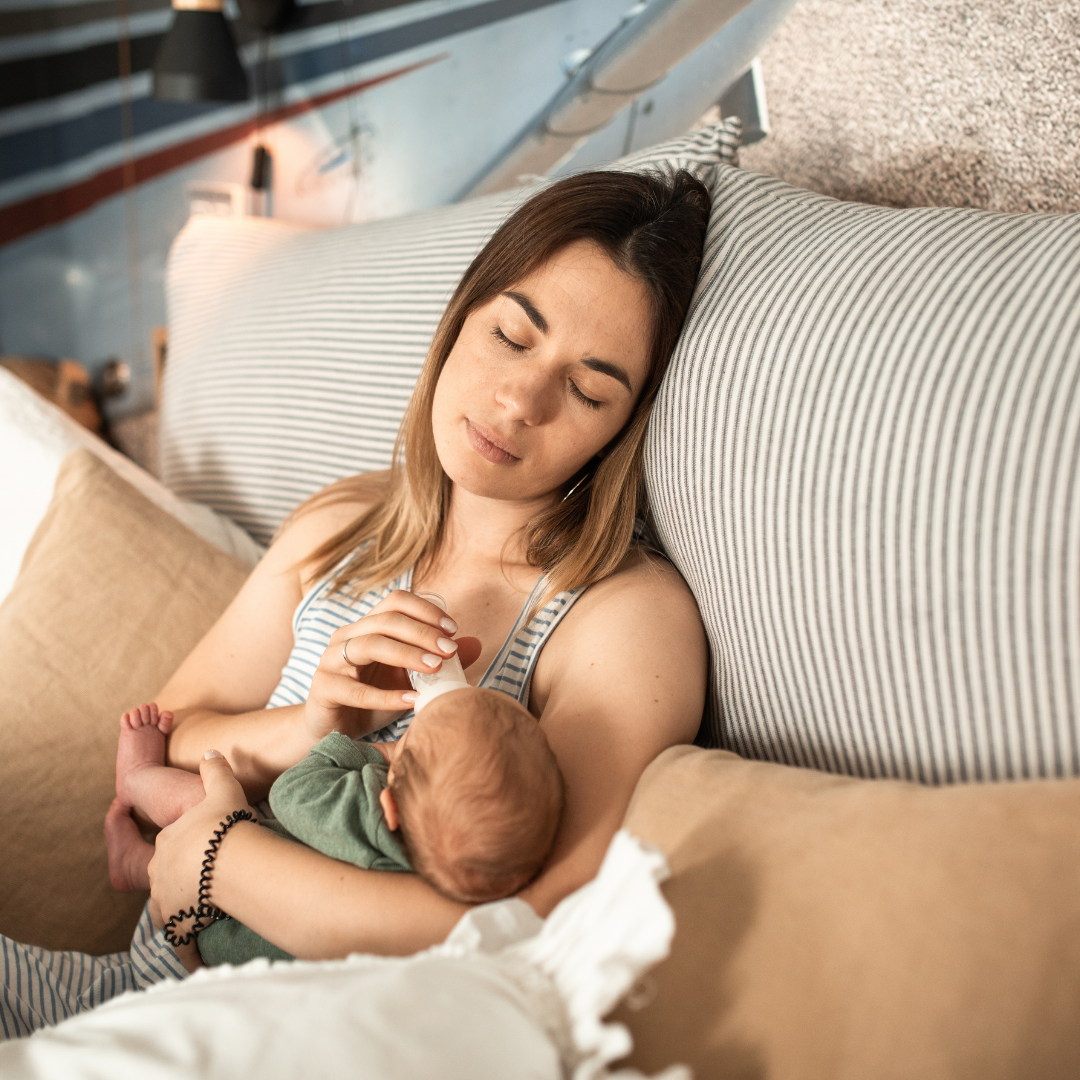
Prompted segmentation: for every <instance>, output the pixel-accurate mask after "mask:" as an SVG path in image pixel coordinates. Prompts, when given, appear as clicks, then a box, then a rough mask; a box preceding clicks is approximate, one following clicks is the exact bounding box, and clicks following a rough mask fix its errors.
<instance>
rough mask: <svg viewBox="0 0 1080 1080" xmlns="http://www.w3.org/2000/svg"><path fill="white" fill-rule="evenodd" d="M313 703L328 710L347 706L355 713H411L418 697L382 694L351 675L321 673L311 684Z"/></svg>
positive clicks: (395, 692) (404, 692)
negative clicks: (359, 711) (355, 710)
mask: <svg viewBox="0 0 1080 1080" xmlns="http://www.w3.org/2000/svg"><path fill="white" fill-rule="evenodd" d="M308 700H309V701H313V703H314V704H315V705H318V706H321V707H324V708H327V707H329V708H333V707H334V706H340V705H345V706H348V707H349V708H353V709H384V710H386V711H387V712H400V711H401V710H402V709H411V708H412V704H413V702H414V701H415V700H416V694H415V692H414V691H412V690H411V689H409V690H382V689H380V688H379V687H377V686H370V685H368V684H367V683H361V682H357V681H356V680H355V679H351V678H349V676H347V675H335V674H333V673H332V672H327V671H324V672H321V673H320V674H319V675H317V676H316V678H315V679H314V680H313V681H312V683H311V694H310V695H309V696H308Z"/></svg>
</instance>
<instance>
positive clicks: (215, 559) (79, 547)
mask: <svg viewBox="0 0 1080 1080" xmlns="http://www.w3.org/2000/svg"><path fill="white" fill-rule="evenodd" d="M246 576H247V570H246V569H245V567H243V566H242V565H241V564H240V563H239V562H238V561H237V560H236V559H234V558H232V557H231V556H229V555H226V554H224V553H223V552H221V551H219V550H218V549H217V548H215V547H213V546H212V545H210V544H208V543H207V542H206V541H205V540H201V539H199V537H197V536H196V535H195V534H194V533H193V532H191V531H190V530H189V529H187V528H186V527H185V526H183V525H181V524H180V523H179V522H178V521H176V520H175V519H174V518H172V517H170V516H169V515H168V514H166V513H165V512H164V511H163V510H160V509H159V508H158V507H156V506H154V505H153V503H151V502H149V501H148V500H147V499H146V498H145V496H143V495H141V494H139V492H137V491H136V490H135V489H134V488H133V487H132V486H131V485H130V484H128V483H127V482H126V481H124V480H122V479H120V477H119V476H117V475H116V474H115V473H114V472H113V471H112V470H111V469H109V467H108V466H107V465H104V464H103V463H102V462H101V461H99V460H98V459H97V458H96V457H95V456H94V455H93V454H91V453H90V452H89V451H87V450H76V451H75V452H74V453H72V454H71V455H69V456H68V457H67V458H66V459H65V460H64V463H63V465H62V467H61V469H60V474H59V476H58V478H57V481H56V489H55V492H54V495H53V500H52V503H51V505H50V507H49V510H48V512H47V513H46V515H45V517H44V518H43V519H42V521H41V524H40V525H39V526H38V529H37V532H36V533H35V534H34V538H33V540H32V541H31V543H30V546H29V548H28V549H27V552H26V556H25V558H24V560H23V565H22V570H21V571H20V574H19V577H18V579H17V580H16V582H15V585H14V587H13V589H12V591H11V592H10V594H9V595H8V597H7V599H6V600H5V601H4V603H3V605H2V606H0V747H2V748H3V756H2V759H0V822H3V828H2V829H0V932H2V933H4V934H7V935H8V936H9V937H13V938H15V939H16V940H18V941H24V942H28V943H30V944H34V945H44V946H47V947H48V948H53V949H79V950H82V951H84V952H91V953H105V952H112V951H115V950H119V949H124V948H126V947H127V945H128V942H129V940H130V937H131V930H132V928H133V927H134V925H135V922H136V921H137V919H138V915H139V911H140V910H141V908H142V905H143V903H144V901H145V895H144V894H121V893H117V892H114V891H113V890H112V888H111V887H110V885H109V878H108V870H107V863H106V855H105V841H104V837H103V834H102V822H103V820H104V817H105V811H106V810H107V809H108V806H109V803H110V801H111V800H112V797H113V794H114V791H113V786H114V781H115V774H114V765H115V759H116V742H117V735H118V732H119V720H120V714H121V713H122V712H123V711H124V710H125V709H128V708H130V707H131V706H132V705H136V704H138V703H139V702H141V701H148V700H152V699H153V696H154V695H155V694H156V693H157V692H158V691H159V690H160V689H161V687H162V685H163V684H164V683H165V681H166V680H167V679H168V677H169V676H170V675H171V674H172V672H173V671H174V670H175V669H176V667H177V666H178V665H179V663H180V661H181V660H183V658H184V656H185V655H186V654H187V653H188V652H189V651H190V649H191V648H192V646H193V645H194V644H195V643H196V642H197V641H198V640H199V638H200V637H202V635H203V634H204V633H205V632H206V630H207V629H208V628H209V627H210V625H211V624H212V623H213V622H214V620H215V619H216V618H217V616H218V615H219V614H220V613H221V611H222V610H223V609H224V607H225V606H226V604H227V603H228V602H229V600H230V599H231V598H232V597H233V595H234V594H235V593H236V591H237V590H238V589H239V587H240V585H241V584H242V582H243V581H244V578H245V577H246Z"/></svg>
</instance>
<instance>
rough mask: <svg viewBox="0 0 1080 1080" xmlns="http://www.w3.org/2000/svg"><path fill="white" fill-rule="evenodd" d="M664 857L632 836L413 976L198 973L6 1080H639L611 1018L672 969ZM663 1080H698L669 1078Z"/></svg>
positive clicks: (413, 968) (75, 1023) (436, 952)
mask: <svg viewBox="0 0 1080 1080" xmlns="http://www.w3.org/2000/svg"><path fill="white" fill-rule="evenodd" d="M666 876H667V867H666V864H665V861H664V858H663V856H662V855H661V854H660V853H659V852H658V851H656V850H654V849H651V848H647V847H645V846H644V845H642V844H641V843H640V842H639V841H637V840H636V839H634V838H633V837H631V836H630V835H629V834H628V833H625V832H619V833H618V834H617V835H616V836H615V838H614V840H613V841H612V843H611V846H610V848H609V849H608V852H607V855H606V857H605V859H604V863H603V866H602V867H601V869H600V873H599V874H598V875H597V877H596V879H595V880H594V881H592V882H591V883H590V884H588V885H586V886H585V887H584V888H582V889H579V890H578V891H577V892H576V893H574V894H573V895H571V896H569V897H567V899H566V900H564V901H563V902H562V903H561V904H560V905H559V906H558V907H557V908H556V909H555V910H554V911H553V912H552V914H551V915H550V916H549V917H548V919H547V920H546V921H542V920H540V919H539V918H537V916H536V914H535V913H534V912H533V910H532V908H530V907H529V906H528V905H527V904H525V903H524V902H522V901H520V900H502V901H499V902H498V903H494V904H486V905H484V906H483V907H479V908H476V909H474V910H473V911H471V912H470V913H469V914H468V915H466V916H465V917H464V918H463V919H462V920H461V922H460V923H459V924H458V925H457V927H456V928H455V929H454V931H453V932H452V933H451V934H450V936H449V937H448V938H447V940H446V941H445V942H444V943H443V944H442V945H438V946H436V947H435V948H432V949H429V950H427V951H426V952H423V953H419V954H417V955H416V956H412V957H407V958H386V957H374V956H362V955H354V956H350V957H349V958H348V959H346V960H340V961H327V962H321V963H309V962H304V961H292V962H288V963H274V964H271V963H270V962H268V961H265V960H256V961H253V962H252V963H250V964H245V965H244V966H243V967H239V968H232V967H220V968H213V969H207V970H203V971H200V972H198V973H197V974H196V975H194V976H192V977H191V978H190V979H186V980H184V981H183V982H181V983H162V984H160V985H158V986H155V987H152V988H151V989H149V990H147V991H145V992H143V993H138V994H125V995H123V996H122V997H119V998H116V999H114V1000H113V1001H111V1002H109V1003H108V1004H106V1005H103V1006H101V1007H100V1008H98V1009H94V1010H92V1011H91V1012H88V1013H84V1014H82V1015H79V1016H75V1017H73V1018H72V1019H70V1020H67V1021H65V1022H64V1023H62V1024H60V1025H58V1026H57V1027H55V1028H49V1029H45V1030H43V1031H39V1032H38V1033H37V1034H35V1035H33V1036H32V1037H30V1038H28V1039H21V1040H16V1041H14V1042H8V1043H4V1044H2V1045H0V1075H2V1076H4V1077H5V1080H46V1078H52V1077H58V1076H63V1077H65V1080H106V1078H108V1080H127V1078H129V1077H130V1078H136V1077H137V1078H139V1080H193V1078H195V1077H198V1078H200V1080H242V1078H245V1077H251V1078H252V1080H256V1078H258V1080H292V1078H294V1077H296V1076H305V1077H316V1076H317V1077H320V1078H325V1080H346V1078H348V1080H357V1078H373V1080H374V1078H378V1080H406V1078H408V1080H413V1078H417V1077H429V1076H438V1077H440V1080H487V1078H490V1080H518V1078H520V1080H604V1078H610V1080H639V1078H641V1075H642V1074H641V1073H639V1072H637V1071H636V1070H630V1069H621V1070H617V1071H612V1070H611V1069H610V1068H609V1066H610V1065H611V1063H612V1062H613V1061H615V1060H617V1059H619V1058H621V1057H624V1056H625V1055H626V1054H627V1053H628V1052H629V1050H630V1048H631V1039H630V1035H629V1032H627V1030H626V1029H625V1028H624V1027H622V1026H621V1025H618V1024H612V1023H605V1022H604V1019H603V1018H604V1016H605V1014H606V1013H608V1012H609V1011H610V1010H611V1008H612V1007H613V1006H614V1005H615V1004H616V1003H617V1002H618V1001H619V1000H620V999H621V998H622V997H623V996H624V995H625V994H626V993H627V992H628V991H629V990H630V988H631V987H632V986H633V985H634V983H635V982H636V981H637V979H638V978H639V977H640V976H641V975H642V974H644V972H645V971H646V970H647V969H648V968H650V967H651V966H652V965H653V964H655V963H656V962H657V961H659V960H661V959H663V957H664V956H666V955H667V953H668V950H669V948H670V945H671V938H672V935H673V933H674V928H675V926H674V919H673V917H672V914H671V909H670V908H669V907H668V906H667V903H666V902H665V900H664V898H663V896H662V895H661V893H660V890H659V887H658V885H659V883H660V882H661V881H662V880H663V879H664V878H665V877H666ZM656 1080H690V1073H689V1070H688V1069H686V1068H684V1067H682V1066H673V1067H672V1068H669V1069H667V1070H665V1071H664V1072H663V1073H662V1074H659V1075H658V1077H657V1078H656Z"/></svg>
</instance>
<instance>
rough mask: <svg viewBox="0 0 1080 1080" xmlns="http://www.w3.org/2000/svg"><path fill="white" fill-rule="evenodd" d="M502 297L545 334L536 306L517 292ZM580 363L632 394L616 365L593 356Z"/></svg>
mask: <svg viewBox="0 0 1080 1080" xmlns="http://www.w3.org/2000/svg"><path fill="white" fill-rule="evenodd" d="M502 295H503V296H506V297H509V298H510V299H511V300H513V301H514V303H515V304H517V305H518V306H519V307H520V308H521V310H522V311H524V312H525V314H526V315H527V316H528V317H529V322H531V323H532V324H533V326H535V327H536V329H537V330H539V331H540V333H541V334H546V333H547V329H548V323H547V319H545V318H544V316H543V315H541V314H540V312H539V311H537V310H536V305H535V304H534V303H533V302H532V301H531V300H530V299H529V298H528V297H527V296H523V295H522V294H521V293H519V292H510V291H507V292H504V293H503V294H502ZM581 362H582V363H583V364H584V365H585V366H586V367H587V368H589V369H590V370H591V371H598V372H599V373H600V374H601V375H607V376H609V377H610V378H612V379H614V380H615V381H616V382H619V383H622V385H623V386H625V387H626V390H627V393H630V394H633V392H634V388H633V387H632V386H631V385H630V376H629V375H627V374H626V372H625V371H624V370H623V369H622V368H621V367H619V365H618V364H613V363H612V362H611V361H610V360H599V359H597V358H596V357H595V356H586V357H584V358H583V359H582V361H581Z"/></svg>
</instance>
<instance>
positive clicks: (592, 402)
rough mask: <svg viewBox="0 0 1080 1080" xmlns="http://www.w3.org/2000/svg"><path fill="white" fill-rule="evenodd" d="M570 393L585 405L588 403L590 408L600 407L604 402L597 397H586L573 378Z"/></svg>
mask: <svg viewBox="0 0 1080 1080" xmlns="http://www.w3.org/2000/svg"><path fill="white" fill-rule="evenodd" d="M570 393H571V394H573V395H574V397H576V398H577V399H578V401H580V402H581V403H582V404H583V405H588V407H589V408H590V409H599V408H600V406H601V405H603V402H602V401H597V400H596V398H591V397H586V396H585V395H584V394H583V393H582V392H581V389H580V388H579V387H578V384H577V383H576V382H574V380H573V379H571V380H570Z"/></svg>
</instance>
